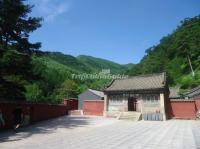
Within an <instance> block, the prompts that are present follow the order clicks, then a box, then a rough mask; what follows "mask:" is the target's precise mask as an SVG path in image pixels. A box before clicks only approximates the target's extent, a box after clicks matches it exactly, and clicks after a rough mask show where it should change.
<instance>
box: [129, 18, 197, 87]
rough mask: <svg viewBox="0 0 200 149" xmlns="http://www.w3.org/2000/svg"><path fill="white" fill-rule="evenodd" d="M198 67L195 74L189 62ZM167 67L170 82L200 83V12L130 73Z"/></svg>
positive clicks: (164, 69)
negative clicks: (193, 74) (199, 14)
mask: <svg viewBox="0 0 200 149" xmlns="http://www.w3.org/2000/svg"><path fill="white" fill-rule="evenodd" d="M189 60H190V61H191V64H192V67H193V69H194V71H195V76H194V77H193V76H192V73H191V68H190V64H189ZM162 71H166V72H167V75H168V80H169V84H170V85H172V86H175V85H180V86H181V87H182V88H192V87H194V86H197V85H199V84H200V16H197V17H194V18H187V19H185V20H184V21H182V22H181V24H180V26H178V27H177V29H176V30H175V31H174V32H173V33H172V34H170V35H168V36H166V37H164V38H162V39H161V40H160V43H159V44H158V45H156V46H153V47H151V48H149V49H147V50H146V55H145V56H144V57H143V59H142V60H141V61H140V63H139V64H137V65H135V66H134V67H133V68H132V69H131V70H130V71H129V72H128V73H129V74H130V75H135V74H146V73H156V72H162Z"/></svg>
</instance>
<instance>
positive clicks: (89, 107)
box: [83, 100, 104, 116]
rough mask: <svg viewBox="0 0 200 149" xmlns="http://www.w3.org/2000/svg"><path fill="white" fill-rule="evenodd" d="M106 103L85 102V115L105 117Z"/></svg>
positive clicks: (100, 101)
mask: <svg viewBox="0 0 200 149" xmlns="http://www.w3.org/2000/svg"><path fill="white" fill-rule="evenodd" d="M103 111H104V101H103V100H88V101H87V100H85V101H84V103H83V114H84V115H96V116H103Z"/></svg>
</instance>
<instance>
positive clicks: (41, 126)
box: [0, 116, 90, 143]
mask: <svg viewBox="0 0 200 149" xmlns="http://www.w3.org/2000/svg"><path fill="white" fill-rule="evenodd" d="M89 119H90V118H89V117H84V116H62V117H59V118H54V119H50V120H46V121H42V122H38V123H35V124H33V125H29V126H26V127H22V128H19V130H18V133H15V132H14V131H13V130H8V131H4V132H0V143H1V142H12V141H19V140H22V139H24V138H27V137H30V136H32V135H34V134H45V133H47V134H50V133H54V132H55V131H56V130H57V129H59V128H66V129H74V128H77V127H85V126H87V125H89V124H90V120H89Z"/></svg>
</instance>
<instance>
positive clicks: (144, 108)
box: [104, 73, 169, 120]
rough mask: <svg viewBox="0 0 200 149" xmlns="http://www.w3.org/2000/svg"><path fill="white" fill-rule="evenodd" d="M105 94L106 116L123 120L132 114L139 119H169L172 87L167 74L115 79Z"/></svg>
mask: <svg viewBox="0 0 200 149" xmlns="http://www.w3.org/2000/svg"><path fill="white" fill-rule="evenodd" d="M104 94H105V98H104V100H105V102H104V115H105V116H108V117H109V116H112V117H118V118H120V117H123V116H126V115H128V116H131V114H132V116H134V115H139V117H138V118H140V119H152V120H155V119H158V120H166V119H167V116H166V104H167V100H168V96H169V88H168V85H167V81H166V74H165V73H159V74H151V75H141V76H134V77H129V78H125V79H116V80H113V81H112V83H111V84H110V85H109V86H108V87H107V88H106V89H105V90H104ZM122 115H123V116H122Z"/></svg>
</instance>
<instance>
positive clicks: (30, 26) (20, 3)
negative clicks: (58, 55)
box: [0, 0, 41, 100]
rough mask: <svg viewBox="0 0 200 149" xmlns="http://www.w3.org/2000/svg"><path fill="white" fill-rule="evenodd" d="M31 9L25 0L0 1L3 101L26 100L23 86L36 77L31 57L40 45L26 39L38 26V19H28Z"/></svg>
mask: <svg viewBox="0 0 200 149" xmlns="http://www.w3.org/2000/svg"><path fill="white" fill-rule="evenodd" d="M32 7H33V6H30V5H27V4H25V3H24V0H0V53H1V55H0V68H1V69H0V83H1V85H0V97H1V98H4V99H11V100H23V99H25V95H24V92H25V85H27V84H28V83H31V82H32V81H33V80H34V79H36V78H37V76H34V75H33V74H34V73H33V72H32V70H33V69H32V68H33V65H32V63H31V61H32V59H31V55H30V54H31V53H32V52H33V51H34V50H37V49H38V48H39V47H40V43H30V42H29V40H28V38H29V34H30V33H31V32H33V31H34V30H36V29H37V28H38V27H40V26H41V24H40V21H41V18H35V17H28V14H29V13H30V12H31V9H32Z"/></svg>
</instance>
